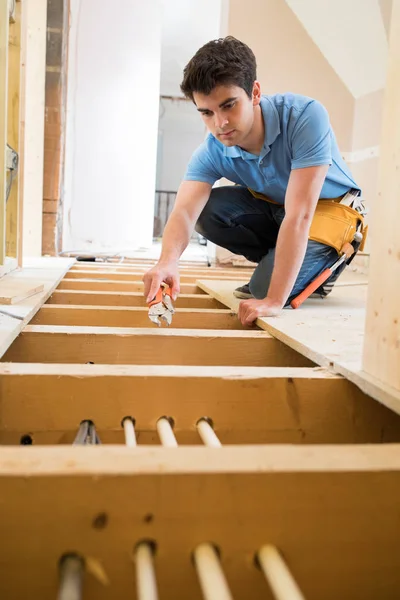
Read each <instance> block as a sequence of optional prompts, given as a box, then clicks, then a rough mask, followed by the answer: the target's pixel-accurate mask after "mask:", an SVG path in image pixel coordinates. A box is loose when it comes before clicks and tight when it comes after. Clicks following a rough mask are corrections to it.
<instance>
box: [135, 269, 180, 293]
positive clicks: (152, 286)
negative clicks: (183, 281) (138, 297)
mask: <svg viewBox="0 0 400 600" xmlns="http://www.w3.org/2000/svg"><path fill="white" fill-rule="evenodd" d="M143 282H144V296H145V298H146V302H151V301H152V300H153V298H154V296H155V295H156V294H157V292H158V290H159V287H160V285H161V284H162V283H163V282H165V283H167V284H168V285H169V287H170V288H171V290H172V299H173V300H176V298H177V297H178V294H179V292H180V287H179V271H178V265H177V263H175V262H174V263H170V264H165V263H157V264H156V265H155V266H154V267H153V268H152V269H150V271H147V273H145V274H144V277H143Z"/></svg>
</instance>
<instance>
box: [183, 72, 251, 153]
mask: <svg viewBox="0 0 400 600" xmlns="http://www.w3.org/2000/svg"><path fill="white" fill-rule="evenodd" d="M259 91H260V90H259V83H258V82H255V84H254V88H253V95H252V98H249V97H248V95H247V94H246V92H245V91H244V90H243V89H242V88H240V87H237V86H235V85H232V86H224V85H221V86H217V87H215V88H214V89H213V90H212V91H211V93H210V94H209V95H208V96H206V95H205V94H200V93H198V92H194V93H193V98H194V101H195V104H196V107H197V110H198V111H199V112H200V113H201V116H202V118H203V121H204V123H205V124H206V126H207V128H208V130H209V131H210V133H212V134H213V136H214V137H216V138H217V139H218V140H219V141H220V142H222V143H223V144H224V146H240V145H241V144H242V143H244V142H245V140H246V138H247V136H248V135H249V134H250V133H251V130H252V127H253V122H254V107H255V106H257V105H258V104H259V103H260V94H259Z"/></svg>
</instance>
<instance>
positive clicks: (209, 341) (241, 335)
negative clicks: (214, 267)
mask: <svg viewBox="0 0 400 600" xmlns="http://www.w3.org/2000/svg"><path fill="white" fill-rule="evenodd" d="M3 361H6V362H45V363H48V362H52V363H54V362H65V363H86V362H93V363H95V364H98V363H103V364H142V365H204V366H205V365H210V366H212V365H232V366H287V367H299V366H302V367H307V366H313V363H312V362H311V361H309V360H308V359H307V358H305V357H303V356H302V355H300V354H298V353H297V352H294V351H293V350H292V349H291V348H289V347H288V346H286V345H285V344H282V343H281V342H279V341H278V340H276V339H275V338H273V337H272V336H270V335H269V334H268V333H266V332H264V331H225V330H220V331H215V330H204V329H203V330H199V331H196V332H195V333H194V332H193V331H192V330H185V329H167V328H162V329H159V330H158V329H157V328H155V329H145V328H144V329H139V328H122V327H121V328H119V327H118V328H112V327H68V326H56V325H54V326H50V325H49V326H47V325H29V326H27V327H25V329H24V331H23V332H22V333H21V334H20V335H19V337H18V338H17V339H16V340H15V342H14V343H13V344H12V345H11V346H10V348H9V349H8V351H7V352H6V353H5V355H4V356H3Z"/></svg>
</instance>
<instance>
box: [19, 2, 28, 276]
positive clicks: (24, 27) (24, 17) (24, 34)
mask: <svg viewBox="0 0 400 600" xmlns="http://www.w3.org/2000/svg"><path fill="white" fill-rule="evenodd" d="M28 40H29V35H28V14H27V5H26V3H25V4H24V5H22V7H21V61H20V86H19V110H20V120H19V128H20V129H19V158H18V170H19V182H18V233H17V240H18V246H17V260H18V267H19V268H20V269H22V264H23V241H24V238H23V221H24V196H25V194H24V192H25V189H24V183H25V130H26V127H25V123H26V120H25V113H26V60H27V46H28Z"/></svg>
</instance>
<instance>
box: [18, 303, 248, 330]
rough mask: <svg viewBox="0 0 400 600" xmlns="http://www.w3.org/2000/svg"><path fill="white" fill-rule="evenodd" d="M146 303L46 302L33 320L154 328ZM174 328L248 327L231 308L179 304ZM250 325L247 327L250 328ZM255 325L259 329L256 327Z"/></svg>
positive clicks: (32, 321)
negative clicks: (98, 304) (127, 304)
mask: <svg viewBox="0 0 400 600" xmlns="http://www.w3.org/2000/svg"><path fill="white" fill-rule="evenodd" d="M148 313H149V311H148V308H147V306H146V307H145V306H90V305H79V304H76V305H67V304H44V305H43V306H42V308H41V309H40V310H39V311H38V312H37V313H36V315H35V316H34V317H33V319H32V320H31V321H30V323H31V324H32V325H74V326H82V325H84V326H94V327H148V328H150V329H154V323H152V322H151V321H150V319H149V315H148ZM171 328H174V329H230V330H235V329H245V328H244V327H243V326H242V324H241V323H240V321H239V319H238V318H237V316H236V314H235V313H234V312H233V311H232V310H230V309H215V308H178V309H176V311H175V314H174V318H173V322H172V325H171ZM247 329H248V328H247ZM253 329H259V328H258V327H254V328H253Z"/></svg>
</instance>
